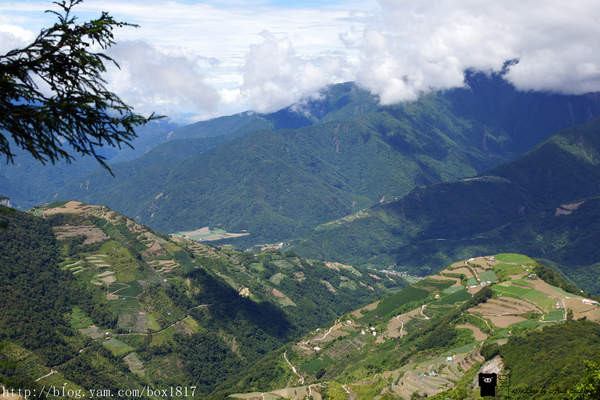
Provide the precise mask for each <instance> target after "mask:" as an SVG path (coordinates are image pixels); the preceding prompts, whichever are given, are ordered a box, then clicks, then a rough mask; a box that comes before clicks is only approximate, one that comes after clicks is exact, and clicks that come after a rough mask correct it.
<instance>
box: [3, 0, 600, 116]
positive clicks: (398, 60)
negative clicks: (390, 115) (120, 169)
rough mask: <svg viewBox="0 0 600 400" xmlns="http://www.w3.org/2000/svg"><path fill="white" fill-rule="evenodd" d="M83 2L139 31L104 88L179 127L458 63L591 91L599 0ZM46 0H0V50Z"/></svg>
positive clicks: (119, 49)
mask: <svg viewBox="0 0 600 400" xmlns="http://www.w3.org/2000/svg"><path fill="white" fill-rule="evenodd" d="M539 4H540V3H539V2H536V1H527V0H504V1H502V2H498V1H496V0H461V1H455V0H428V1H416V0H361V1H359V0H355V1H315V0H305V1H283V0H263V1H242V0H212V1H205V2H199V1H191V0H169V1H162V0H128V1H121V0H85V1H84V2H83V3H82V4H80V5H79V6H77V8H76V10H77V14H78V15H79V16H80V17H81V19H83V20H85V19H89V18H92V17H95V16H97V15H98V14H99V12H100V11H101V10H106V11H109V12H110V13H111V14H112V15H114V16H115V17H116V18H117V19H121V20H125V21H128V22H132V23H136V24H139V25H140V26H141V27H140V28H139V29H131V28H125V29H121V30H119V31H118V32H117V39H118V44H117V45H116V46H115V47H114V48H112V49H111V50H110V52H109V54H110V55H111V56H113V57H115V58H116V59H117V60H118V61H119V63H120V64H121V66H122V69H121V70H120V71H117V70H111V71H109V73H108V74H107V76H106V77H107V79H108V81H109V83H110V87H111V89H113V90H114V91H116V92H117V93H118V94H119V95H121V97H122V98H123V99H124V100H126V101H127V102H129V103H131V104H133V105H134V106H135V107H136V109H138V110H140V111H142V112H149V111H157V112H159V113H162V114H167V115H169V116H171V117H172V118H174V119H176V120H179V121H183V122H185V121H187V120H198V119H206V118H211V117H215V116H219V115H224V114H231V113H235V112H240V111H244V110H247V109H252V110H256V111H260V112H268V111H274V110H276V109H278V108H281V107H285V106H287V105H290V104H292V103H294V102H297V101H300V100H301V99H302V98H304V97H306V96H314V95H316V94H317V92H318V90H319V89H320V88H322V87H323V86H325V85H327V84H330V83H335V82H341V81H347V80H353V81H357V82H358V83H359V84H360V85H362V86H364V87H365V88H367V89H369V90H371V91H372V92H373V93H374V94H377V95H379V97H380V99H381V102H382V103H385V104H389V103H395V102H400V101H410V100H414V99H416V98H417V97H418V96H420V95H421V94H422V93H426V92H428V91H430V90H438V89H446V88H451V87H456V86H461V85H462V84H463V72H464V70H465V69H466V68H476V69H480V70H484V71H493V70H498V69H500V68H501V66H502V64H503V63H504V61H505V60H507V59H512V58H519V59H520V60H521V62H520V63H519V64H518V65H517V66H515V67H513V68H512V69H511V72H510V74H509V75H508V76H507V78H508V79H509V80H510V81H511V82H512V83H513V84H515V85H516V86H517V87H518V88H520V89H523V90H548V91H559V92H565V93H584V92H588V91H597V90H600V48H599V47H600V45H599V43H600V41H598V40H597V38H598V37H600V24H598V21H599V20H600V3H599V2H598V1H597V0H579V1H577V2H565V1H563V0H546V1H544V7H540V6H539ZM51 6H52V5H51V2H50V1H42V0H22V1H14V0H0V51H6V50H8V49H10V48H14V47H15V46H18V45H23V44H25V43H27V42H28V41H30V40H32V39H33V37H34V36H35V34H36V33H37V32H38V31H39V29H40V28H41V27H42V26H45V25H48V24H49V23H51V20H52V19H51V16H48V15H46V14H44V13H43V11H44V10H45V9H47V8H49V7H51Z"/></svg>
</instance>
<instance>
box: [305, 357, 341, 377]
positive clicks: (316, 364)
mask: <svg viewBox="0 0 600 400" xmlns="http://www.w3.org/2000/svg"><path fill="white" fill-rule="evenodd" d="M333 362H334V361H333V359H332V358H331V357H329V356H328V355H327V354H323V355H322V356H321V357H318V358H315V359H312V360H310V361H307V362H305V363H303V364H301V365H300V370H302V371H304V372H306V373H309V374H311V375H312V374H314V373H316V372H317V371H318V370H320V369H321V368H325V367H327V366H328V365H331V364H333Z"/></svg>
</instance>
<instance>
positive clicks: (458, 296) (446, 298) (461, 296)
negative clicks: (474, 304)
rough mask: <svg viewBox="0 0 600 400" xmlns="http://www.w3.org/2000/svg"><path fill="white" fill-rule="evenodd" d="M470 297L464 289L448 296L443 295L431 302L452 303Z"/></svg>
mask: <svg viewBox="0 0 600 400" xmlns="http://www.w3.org/2000/svg"><path fill="white" fill-rule="evenodd" d="M470 298H471V294H470V293H469V292H467V291H466V290H465V289H461V290H458V291H456V292H454V293H452V294H450V295H448V296H443V297H442V298H441V299H439V300H436V301H435V302H433V304H440V305H445V304H454V303H457V302H459V301H466V300H469V299H470Z"/></svg>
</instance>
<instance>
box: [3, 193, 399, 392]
mask: <svg viewBox="0 0 600 400" xmlns="http://www.w3.org/2000/svg"><path fill="white" fill-rule="evenodd" d="M3 210H4V211H6V209H3ZM31 213H32V214H33V215H30V214H24V213H21V212H17V211H12V212H3V213H2V214H1V217H2V220H3V221H4V222H6V223H7V224H8V226H7V228H4V229H0V239H1V240H0V263H1V266H2V268H0V274H2V276H1V277H2V279H1V280H0V293H2V296H0V306H1V307H0V309H1V310H2V313H0V343H1V344H0V376H1V377H2V382H3V383H4V384H7V383H10V384H13V383H14V384H16V383H18V382H22V383H31V384H32V385H33V384H35V386H32V387H37V386H38V385H40V386H42V385H44V384H56V386H58V387H60V386H61V385H62V382H63V381H65V382H68V385H69V387H70V388H73V389H82V388H83V389H93V388H98V387H102V388H106V389H113V390H116V389H124V388H141V387H142V386H143V385H150V386H152V387H164V386H165V385H173V386H196V388H197V396H199V397H197V398H202V397H203V396H205V395H206V394H207V393H210V392H211V391H212V390H214V388H215V387H216V386H217V385H218V384H220V383H222V382H223V381H224V380H225V379H227V378H228V377H230V376H232V375H233V374H235V373H238V372H239V371H241V370H243V369H244V368H250V367H251V366H253V365H254V364H255V363H257V362H259V361H260V360H261V359H263V358H265V357H270V356H271V354H272V353H273V352H277V349H278V348H280V347H281V346H282V345H284V344H285V343H287V342H288V341H290V340H294V339H295V338H297V337H299V336H300V335H303V334H304V333H306V332H307V331H308V330H310V329H314V328H315V327H318V326H320V325H323V324H326V323H329V322H330V321H332V320H333V319H335V318H336V317H337V316H338V315H339V314H341V313H344V312H347V311H349V310H351V309H353V308H355V307H357V306H358V305H361V304H367V303H368V302H370V301H373V300H375V299H377V298H378V297H380V296H382V295H384V294H385V293H390V292H391V291H392V290H393V289H397V288H399V287H402V286H404V285H405V281H404V280H403V279H402V278H400V277H393V279H383V277H384V275H382V274H379V273H376V272H375V273H371V274H369V273H366V272H361V271H359V270H356V269H354V268H352V267H350V266H347V265H342V264H335V263H323V262H319V261H312V260H307V259H301V258H298V257H297V256H295V255H294V254H291V253H283V252H280V251H278V250H274V249H270V250H265V251H262V252H256V253H250V252H248V253H244V252H237V251H233V250H231V249H227V248H219V247H212V246H206V245H202V244H199V243H196V242H192V241H189V240H186V239H184V238H179V237H170V236H168V235H164V234H160V233H157V232H154V231H151V230H149V229H148V228H146V227H144V226H142V225H139V224H137V223H135V222H134V221H133V220H131V219H129V218H127V217H124V216H122V215H120V214H118V213H116V212H114V211H112V210H110V209H108V208H106V207H103V206H88V205H86V204H84V203H79V202H66V203H65V202H61V203H55V204H52V205H49V206H45V207H41V208H36V209H34V210H32V212H31ZM269 365H271V364H269ZM36 382H37V383H36Z"/></svg>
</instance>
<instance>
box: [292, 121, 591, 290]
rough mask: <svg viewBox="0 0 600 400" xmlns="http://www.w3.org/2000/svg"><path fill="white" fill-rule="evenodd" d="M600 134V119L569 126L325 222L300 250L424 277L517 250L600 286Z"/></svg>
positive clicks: (582, 282) (581, 281) (582, 281)
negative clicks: (454, 177)
mask: <svg viewBox="0 0 600 400" xmlns="http://www.w3.org/2000/svg"><path fill="white" fill-rule="evenodd" d="M599 132H600V120H594V121H592V122H590V123H587V124H584V125H580V126H577V127H573V128H570V129H567V130H565V131H562V132H560V133H558V134H556V135H554V136H552V137H551V138H550V139H548V140H546V141H545V142H543V143H541V144H540V145H538V146H537V147H536V148H535V149H533V150H532V151H531V152H529V153H527V154H525V155H523V156H521V157H519V158H518V159H516V160H515V161H513V162H511V163H507V164H504V165H502V166H499V167H497V168H495V169H492V170H491V171H488V172H486V174H485V175H481V176H478V177H475V178H468V179H463V180H460V181H457V182H453V183H442V184H437V185H432V186H428V187H424V188H418V189H415V190H413V191H412V192H411V193H410V194H409V195H407V196H405V197H404V198H402V199H399V200H394V201H391V202H387V203H385V204H381V205H378V206H376V207H373V208H371V209H369V210H368V211H366V212H363V213H360V214H357V215H355V216H354V217H353V218H350V217H348V218H345V219H341V220H338V221H333V222H330V223H327V224H324V225H321V226H320V227H318V228H317V229H316V230H315V231H314V232H313V233H312V234H311V236H310V237H309V238H308V239H306V240H304V241H299V242H298V244H297V246H296V250H297V251H298V252H299V253H300V254H304V255H310V256H313V257H326V258H329V259H336V260H340V261H346V262H352V263H359V264H365V263H374V264H380V265H386V264H398V265H400V266H402V267H406V268H409V269H411V270H413V271H420V272H421V273H425V274H426V273H430V272H433V271H434V270H435V268H436V265H439V263H440V262H447V261H449V260H452V259H459V258H463V257H469V256H471V255H474V254H477V253H481V252H497V251H509V250H518V251H523V252H527V253H528V254H531V255H534V256H536V257H541V258H545V259H550V260H553V261H554V262H556V263H559V264H562V265H563V271H564V272H565V273H567V274H568V275H569V276H570V277H571V278H572V279H574V280H576V282H577V283H578V284H580V285H581V286H582V287H584V288H585V289H587V290H590V291H594V292H596V293H597V292H598V291H600V281H598V278H597V271H598V265H597V261H598V259H599V257H600V253H598V247H597V246H596V245H595V243H597V242H598V240H599V239H600V238H599V237H597V236H598V232H600V230H599V229H598V226H597V225H598V218H597V215H598V212H599V211H598V210H599V208H598V207H599V205H600V203H599V202H598V197H597V196H598V195H599V194H600V169H599V168H598V162H599V161H598V160H600V158H599V155H598V154H599V153H598V152H599V151H600V139H599V138H600V135H599Z"/></svg>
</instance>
